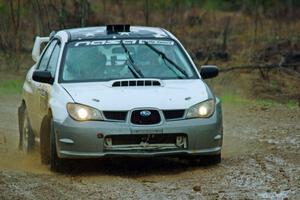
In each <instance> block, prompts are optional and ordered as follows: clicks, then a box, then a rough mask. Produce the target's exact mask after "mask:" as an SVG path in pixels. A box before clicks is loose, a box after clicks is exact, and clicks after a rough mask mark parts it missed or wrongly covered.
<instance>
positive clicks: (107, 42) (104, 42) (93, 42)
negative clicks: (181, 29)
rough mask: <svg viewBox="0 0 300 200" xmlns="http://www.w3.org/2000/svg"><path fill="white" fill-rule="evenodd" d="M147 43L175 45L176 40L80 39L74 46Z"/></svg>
mask: <svg viewBox="0 0 300 200" xmlns="http://www.w3.org/2000/svg"><path fill="white" fill-rule="evenodd" d="M121 42H123V43H124V44H145V43H146V42H147V43H149V44H152V45H171V46H172V45H174V41H171V40H91V41H80V42H74V43H71V45H72V44H73V45H74V47H81V46H101V45H117V44H121Z"/></svg>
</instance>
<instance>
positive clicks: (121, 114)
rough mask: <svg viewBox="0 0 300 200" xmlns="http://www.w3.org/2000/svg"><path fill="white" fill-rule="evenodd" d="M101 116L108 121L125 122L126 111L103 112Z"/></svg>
mask: <svg viewBox="0 0 300 200" xmlns="http://www.w3.org/2000/svg"><path fill="white" fill-rule="evenodd" d="M103 115H104V117H105V118H106V119H108V120H118V121H125V119H126V116H127V111H103Z"/></svg>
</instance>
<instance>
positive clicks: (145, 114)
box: [140, 110, 151, 117]
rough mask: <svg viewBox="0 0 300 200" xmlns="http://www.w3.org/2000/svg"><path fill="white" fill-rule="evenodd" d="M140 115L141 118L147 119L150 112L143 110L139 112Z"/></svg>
mask: <svg viewBox="0 0 300 200" xmlns="http://www.w3.org/2000/svg"><path fill="white" fill-rule="evenodd" d="M140 115H141V116H142V117H149V116H150V115H151V112H150V111H149V110H143V111H141V112H140Z"/></svg>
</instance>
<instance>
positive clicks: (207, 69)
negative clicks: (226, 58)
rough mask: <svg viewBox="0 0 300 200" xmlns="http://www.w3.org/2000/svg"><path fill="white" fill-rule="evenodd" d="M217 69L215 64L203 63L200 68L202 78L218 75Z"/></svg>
mask: <svg viewBox="0 0 300 200" xmlns="http://www.w3.org/2000/svg"><path fill="white" fill-rule="evenodd" d="M218 74H219V69H218V67H217V66H215V65H203V66H201V68H200V75H201V77H202V78H203V79H208V78H213V77H216V76H218Z"/></svg>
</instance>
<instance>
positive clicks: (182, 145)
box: [104, 133, 188, 152]
mask: <svg viewBox="0 0 300 200" xmlns="http://www.w3.org/2000/svg"><path fill="white" fill-rule="evenodd" d="M187 144H188V141H187V135H186V134H182V133H175V134H172V133H167V134H137V135H134V134H132V135H109V136H106V137H105V139H104V148H105V151H135V152H140V151H143V152H145V151H147V152H148V151H168V150H178V149H186V148H187Z"/></svg>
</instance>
